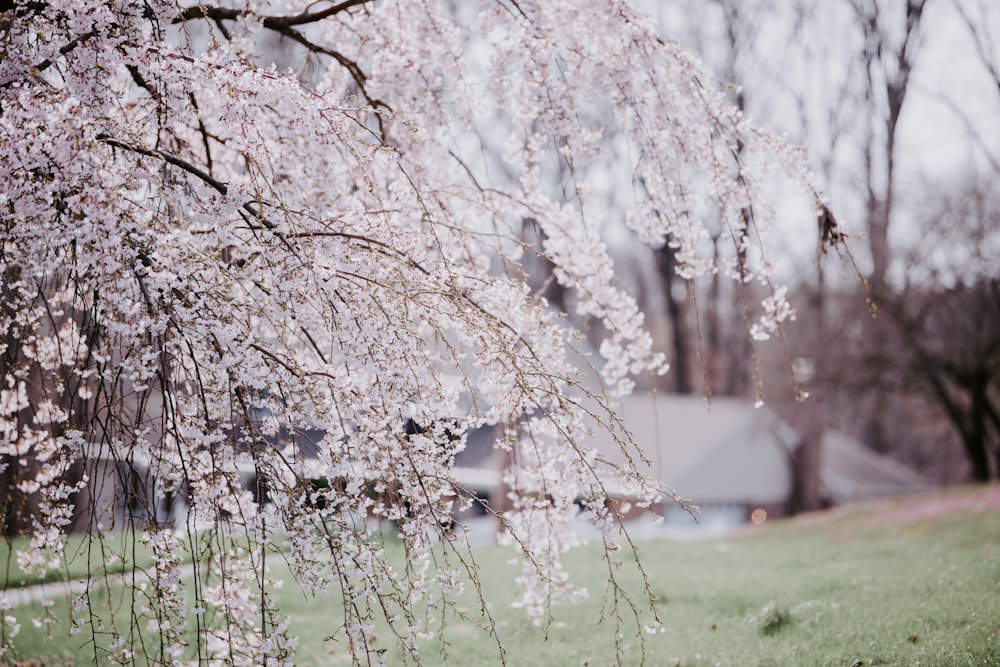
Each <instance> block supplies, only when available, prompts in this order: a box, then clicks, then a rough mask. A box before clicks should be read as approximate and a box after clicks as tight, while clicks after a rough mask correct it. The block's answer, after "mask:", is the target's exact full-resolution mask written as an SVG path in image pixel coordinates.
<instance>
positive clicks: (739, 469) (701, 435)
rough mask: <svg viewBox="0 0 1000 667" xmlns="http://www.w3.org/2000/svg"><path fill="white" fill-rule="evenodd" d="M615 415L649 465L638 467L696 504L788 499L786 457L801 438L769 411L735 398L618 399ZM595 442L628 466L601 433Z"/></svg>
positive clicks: (617, 448) (789, 480) (617, 447)
mask: <svg viewBox="0 0 1000 667" xmlns="http://www.w3.org/2000/svg"><path fill="white" fill-rule="evenodd" d="M618 414H619V415H620V416H621V417H622V419H623V420H624V422H625V424H626V425H627V428H628V430H629V432H630V433H631V436H632V437H631V440H633V441H634V442H635V444H636V445H638V447H640V448H641V449H642V451H643V452H645V454H646V456H647V458H648V459H649V464H648V465H641V464H640V465H639V469H640V470H641V471H642V472H644V473H646V474H648V475H649V476H651V477H653V478H654V479H657V480H660V481H661V482H663V483H664V484H666V485H668V486H670V487H671V488H673V489H675V490H676V491H677V492H678V493H679V494H681V495H682V496H684V497H686V498H690V499H691V500H692V501H694V503H695V504H699V503H748V502H757V503H775V502H784V501H785V500H787V498H788V496H789V494H790V493H791V488H792V471H791V464H790V460H789V453H790V452H791V451H792V450H793V449H794V448H795V447H796V446H797V444H798V437H797V436H796V434H795V433H794V431H792V430H791V428H790V427H788V426H787V425H786V424H785V423H784V422H782V421H781V420H780V419H779V418H778V416H777V415H776V414H775V413H774V412H773V411H771V410H770V409H768V408H766V407H762V408H759V409H758V408H754V407H753V405H752V404H751V403H749V402H748V401H745V400H741V399H733V398H714V399H712V401H711V403H708V402H707V401H706V400H705V399H704V398H703V397H691V396H674V395H670V396H664V395H660V396H655V395H654V396H651V395H636V396H630V397H627V398H626V399H624V400H623V401H622V403H621V406H620V408H619V409H618ZM594 440H595V446H596V447H597V448H598V449H599V450H600V451H601V452H602V453H603V454H604V455H605V458H606V459H607V460H608V461H609V462H610V463H615V464H622V463H624V462H625V454H624V453H623V452H622V451H621V446H620V445H619V444H618V443H617V442H616V441H615V440H614V438H612V437H611V435H610V434H608V433H606V432H603V431H599V432H598V433H597V435H596V436H595V439H594ZM633 460H635V461H636V462H637V463H639V461H638V459H637V458H636V457H634V456H633Z"/></svg>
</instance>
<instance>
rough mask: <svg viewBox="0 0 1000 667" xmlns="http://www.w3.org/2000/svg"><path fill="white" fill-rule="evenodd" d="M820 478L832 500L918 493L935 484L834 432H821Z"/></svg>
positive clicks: (855, 441)
mask: <svg viewBox="0 0 1000 667" xmlns="http://www.w3.org/2000/svg"><path fill="white" fill-rule="evenodd" d="M820 447H821V450H820V481H821V482H822V483H823V486H824V487H826V492H827V494H828V496H829V499H830V500H831V501H833V502H834V503H838V504H839V503H844V502H850V501H856V500H871V499H873V498H881V497H884V496H893V495H900V494H907V493H920V492H923V491H929V490H931V489H933V488H934V484H933V483H931V482H930V481H929V480H928V479H926V478H925V477H923V476H921V475H920V474H918V473H917V472H916V471H915V470H913V469H912V468H909V467H907V466H905V465H903V464H902V463H899V462H898V461H894V460H892V459H890V458H889V457H887V456H883V455H882V454H879V453H878V452H874V451H872V450H870V449H868V448H867V447H865V446H864V445H862V444H861V443H860V442H858V441H857V440H854V439H853V438H850V437H848V436H846V435H844V434H843V433H840V432H837V431H827V432H826V433H824V434H823V439H822V441H821V444H820Z"/></svg>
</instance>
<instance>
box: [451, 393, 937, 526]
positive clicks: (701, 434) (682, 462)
mask: <svg viewBox="0 0 1000 667" xmlns="http://www.w3.org/2000/svg"><path fill="white" fill-rule="evenodd" d="M616 413H617V414H618V416H619V417H621V419H622V421H623V423H624V424H625V427H626V429H627V430H628V432H629V434H630V436H631V440H632V441H634V442H635V444H636V445H638V446H639V447H640V448H641V449H642V450H643V452H644V453H645V455H646V457H647V458H648V464H641V463H640V471H641V472H643V473H644V474H646V475H648V476H650V477H652V478H653V479H656V480H659V481H660V482H662V483H663V485H664V486H666V487H669V488H671V489H673V490H675V491H676V492H677V493H678V494H679V495H681V496H682V497H683V498H685V499H689V500H690V501H691V502H692V504H694V505H696V506H697V507H698V508H699V509H700V514H699V517H698V520H697V522H696V521H695V520H694V518H693V517H692V516H691V515H690V514H689V513H688V512H686V511H685V510H684V509H682V508H681V507H680V506H679V505H677V504H676V503H674V502H673V501H671V500H667V501H665V502H664V504H663V505H662V506H661V507H659V508H657V511H658V513H661V514H663V516H664V517H665V519H666V532H667V534H673V535H675V536H684V535H685V534H707V533H712V532H723V531H725V530H729V529H732V528H733V527H735V526H739V525H743V524H746V523H747V522H750V521H754V522H756V523H760V522H762V521H764V520H766V519H768V518H777V517H781V516H786V515H788V514H789V512H790V509H791V501H792V493H793V488H794V485H795V479H794V474H795V473H794V465H793V455H794V453H795V451H796V450H797V448H798V447H799V445H800V442H801V438H800V436H799V434H798V433H796V432H795V431H794V430H793V429H792V428H791V427H790V426H789V425H788V424H787V423H786V422H784V421H783V420H782V419H781V418H780V417H779V416H778V415H777V414H776V413H775V412H774V411H773V410H771V409H770V408H768V407H766V406H761V407H755V406H754V405H753V403H751V402H750V401H747V400H745V399H737V398H727V397H722V398H713V399H712V400H711V401H710V402H709V401H706V399H705V397H703V396H678V395H667V394H660V395H650V394H636V395H633V396H628V397H626V398H624V399H622V401H621V402H620V403H619V404H618V405H617V406H616ZM587 444H590V445H591V446H593V447H595V448H597V449H598V450H599V452H600V453H601V456H602V458H603V459H604V460H606V461H607V462H608V463H609V464H616V465H622V464H624V463H625V455H624V454H623V453H622V451H621V446H620V444H619V442H618V440H616V438H615V437H614V436H613V435H612V434H610V433H608V432H607V431H606V430H604V429H599V428H598V429H595V430H594V436H593V440H592V441H591V442H589V443H587ZM820 447H821V455H820V463H819V465H820V470H819V479H820V482H821V485H822V488H821V497H822V498H823V500H824V502H825V503H827V504H841V503H846V502H854V501H858V500H866V499H870V498H875V497H882V496H886V495H895V494H900V493H919V492H922V491H926V490H929V489H930V488H932V485H931V484H930V483H929V482H927V480H925V479H923V478H922V477H921V476H920V475H918V474H917V473H916V472H914V471H912V470H910V469H909V468H907V467H906V466H904V465H902V464H900V463H898V462H896V461H893V460H891V459H889V458H888V457H885V456H882V455H880V454H878V453H876V452H873V451H871V450H869V449H867V448H865V447H864V446H863V445H862V444H860V443H858V442H856V441H853V440H851V439H850V438H847V437H846V436H844V435H843V434H840V433H837V432H832V431H831V432H827V433H825V434H824V435H823V438H822V440H821V443H820ZM632 459H633V461H636V463H639V461H638V459H637V458H636V457H634V456H633V457H632ZM501 461H502V459H501V458H500V457H499V456H498V454H497V452H496V451H495V450H494V449H493V447H492V439H491V437H490V432H489V431H485V430H484V431H480V432H476V433H473V434H470V437H469V442H468V446H467V448H466V450H465V451H464V452H462V453H461V454H460V455H459V457H458V460H457V465H458V466H459V469H458V471H457V472H458V473H460V474H459V475H458V477H459V479H460V481H461V479H463V478H464V479H467V480H468V481H469V488H470V489H472V490H475V491H477V492H478V493H480V494H481V495H484V496H487V497H490V496H493V497H494V498H495V497H496V496H497V494H499V493H503V492H504V491H503V489H501V488H499V487H498V486H496V485H498V484H499V478H500V472H499V471H500V468H501V467H502V464H501ZM490 485H494V487H495V488H491V486H490ZM612 493H613V491H612ZM630 518H631V517H630Z"/></svg>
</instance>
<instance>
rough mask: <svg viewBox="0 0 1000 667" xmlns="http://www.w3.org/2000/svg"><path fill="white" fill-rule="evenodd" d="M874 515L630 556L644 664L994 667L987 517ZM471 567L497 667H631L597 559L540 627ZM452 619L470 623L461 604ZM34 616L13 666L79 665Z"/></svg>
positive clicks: (990, 517)
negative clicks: (574, 593) (605, 611)
mask: <svg viewBox="0 0 1000 667" xmlns="http://www.w3.org/2000/svg"><path fill="white" fill-rule="evenodd" d="M960 493H967V494H970V496H971V495H973V494H976V493H981V491H980V490H966V491H962V492H960ZM888 509H898V507H897V506H890V507H889V508H888ZM885 512H886V508H885V507H880V508H865V509H861V510H857V511H851V512H846V513H838V514H837V515H833V516H830V517H827V518H825V519H823V520H821V521H816V520H801V521H800V520H792V521H786V522H774V523H771V524H768V525H767V526H765V527H763V528H762V529H760V530H757V531H755V532H753V533H751V534H748V535H744V536H741V537H734V538H728V539H721V540H711V541H705V542H696V543H674V542H668V541H661V540H650V541H644V542H641V543H640V544H639V550H640V554H641V558H642V561H643V563H644V565H645V568H646V571H647V573H648V575H649V579H650V583H651V586H652V589H653V591H654V592H655V594H656V595H657V597H658V598H659V600H660V608H661V615H662V618H663V621H664V623H665V627H666V632H664V633H662V634H656V635H648V634H644V633H643V634H642V637H643V639H644V650H645V662H646V664H648V665H657V666H659V665H682V666H684V667H700V666H709V665H721V666H726V665H732V666H739V667H766V666H771V665H774V666H777V665H810V666H813V665H815V666H825V665H829V666H831V667H833V666H836V667H848V666H850V665H853V664H856V663H857V662H858V661H860V662H862V663H863V665H865V666H866V667H868V666H874V665H907V666H909V665H932V666H939V665H940V666H949V665H956V666H957V665H980V666H987V665H994V666H997V667H1000V513H998V511H997V510H996V509H993V510H986V509H983V510H975V509H968V508H966V509H964V510H961V511H958V512H952V513H947V514H941V515H937V516H934V517H931V518H925V519H910V520H895V521H893V522H889V520H888V519H887V518H886V516H885ZM475 556H476V559H477V560H478V561H479V563H480V565H481V567H482V581H483V589H484V592H485V595H486V598H487V599H488V600H490V609H491V611H492V613H493V614H494V616H495V618H496V621H497V628H498V632H499V634H500V638H501V643H502V645H503V647H504V651H505V655H506V661H507V664H509V665H516V666H518V667H520V666H530V665H539V666H541V665H588V666H592V665H602V666H604V665H616V664H622V665H634V664H639V663H640V661H641V659H642V656H643V653H642V647H641V646H640V642H639V640H638V638H637V636H636V632H635V629H634V628H630V629H628V630H626V631H625V632H624V633H623V638H622V640H621V651H622V652H621V654H620V655H618V654H616V649H615V638H614V635H615V627H614V624H613V622H612V621H611V620H610V619H607V620H605V621H604V622H603V623H601V624H599V625H597V624H595V621H596V619H597V618H599V617H600V616H601V608H602V604H603V603H604V602H606V600H605V599H604V596H603V592H604V590H605V587H606V582H607V579H608V576H607V565H606V564H605V563H604V562H603V561H602V560H601V556H600V551H599V550H598V549H597V548H596V547H587V548H584V549H580V550H577V551H575V552H573V553H572V554H571V555H570V556H569V557H568V558H567V564H568V566H569V568H570V569H571V571H572V573H573V575H574V576H575V577H576V578H577V580H578V581H579V582H581V583H582V584H584V585H586V586H587V587H588V588H589V589H590V591H591V599H590V601H588V602H587V603H585V604H582V605H560V606H559V607H557V608H555V609H554V610H553V613H554V617H553V621H552V623H551V624H550V625H549V626H548V628H537V627H535V626H533V625H532V624H531V623H530V621H529V620H528V619H527V618H526V617H525V616H524V614H523V612H521V611H519V610H513V609H510V608H509V603H510V601H511V600H512V599H513V597H514V595H515V592H516V591H515V590H514V586H513V585H512V581H513V577H514V576H515V574H516V568H514V567H513V566H511V565H509V564H508V563H507V560H508V558H509V554H508V552H506V551H503V550H501V549H499V548H494V547H490V548H483V549H479V550H477V551H476V552H475ZM616 572H617V576H618V578H619V580H620V581H621V582H622V584H623V585H624V586H625V587H626V589H627V590H628V591H629V592H630V594H631V595H632V596H633V598H634V599H636V600H638V601H641V586H640V582H641V580H640V578H639V577H638V576H637V575H636V573H635V570H634V568H631V567H629V566H628V564H627V563H626V564H623V565H622V566H621V567H620V568H617V569H616ZM274 594H275V596H280V602H281V604H282V606H283V608H284V609H285V610H287V612H288V613H290V614H291V615H292V616H293V625H292V631H293V632H294V633H295V634H298V635H299V636H300V637H301V643H300V647H299V651H298V653H297V658H296V664H300V665H313V666H316V667H319V666H320V665H331V664H333V665H336V664H349V663H350V661H349V660H347V659H346V658H345V657H344V655H343V647H342V646H341V645H339V644H338V643H336V642H325V641H323V638H324V637H327V636H329V635H331V634H333V632H334V631H335V627H336V625H337V623H338V621H339V607H338V604H337V602H336V600H337V596H333V595H331V596H328V597H324V598H319V599H316V600H311V601H310V600H307V599H306V597H305V596H304V595H303V594H302V593H301V592H299V591H298V589H297V588H296V587H295V586H294V584H286V585H285V586H284V587H283V588H282V589H280V590H279V591H275V592H274ZM456 607H457V609H458V610H461V611H464V612H466V614H467V615H469V616H471V617H473V619H475V618H476V617H478V609H479V607H478V605H477V603H476V601H475V598H474V597H473V596H471V595H469V594H467V595H466V596H465V597H463V598H462V599H460V600H459V601H458V603H457V605H456ZM40 611H41V609H40V608H39V607H38V606H37V605H33V606H30V607H27V608H24V609H18V610H15V611H14V612H13V613H14V615H15V616H17V617H18V618H19V620H21V625H22V629H21V634H20V635H18V637H17V638H16V640H15V646H16V647H17V649H18V652H19V655H20V657H22V658H28V657H32V658H38V657H41V656H51V658H52V662H53V663H58V664H61V663H59V661H60V660H63V661H65V657H64V656H65V655H66V654H65V651H70V655H71V656H72V655H78V653H77V651H78V650H79V640H78V641H77V642H76V644H74V643H73V642H70V641H67V640H66V639H65V638H64V637H62V636H61V635H60V631H61V630H64V629H65V628H64V626H61V625H59V624H58V623H56V624H53V625H50V626H48V628H42V629H37V628H35V627H34V626H32V624H31V623H30V621H28V620H27V619H28V618H29V617H30V616H31V615H32V614H37V613H38V612H40ZM49 611H50V612H51V613H52V614H54V615H55V617H57V618H58V617H59V616H60V614H64V613H65V610H64V609H61V608H60V604H57V605H55V606H54V607H52V608H51V609H50V610H49ZM8 613H11V612H8ZM480 625H481V624H480V623H478V622H477V621H476V620H465V619H461V618H457V617H455V616H454V615H452V616H451V617H448V618H446V619H445V639H446V640H447V641H448V642H449V644H448V645H445V644H443V643H442V642H441V641H440V640H438V639H435V640H430V641H428V642H426V643H424V644H422V645H421V648H422V651H423V652H422V657H423V659H424V661H425V662H426V664H430V665H439V664H454V665H473V664H498V662H499V661H498V650H497V646H496V642H495V641H494V640H493V639H491V637H490V636H489V635H488V633H486V632H485V631H483V630H482V629H481V628H480V627H479V626H480ZM47 630H48V631H49V633H50V634H49V636H48V638H47V636H46V631H47ZM62 634H65V633H62ZM375 635H376V641H377V642H378V643H380V644H381V645H383V646H385V647H386V648H387V649H388V650H389V652H390V653H389V660H388V664H390V665H394V664H403V662H404V661H403V657H402V654H401V652H400V651H399V650H398V649H396V648H394V647H393V646H392V644H391V642H390V641H389V636H388V633H387V632H386V631H385V629H384V628H383V629H378V628H376V630H375ZM546 635H547V640H546ZM445 648H446V649H447V653H448V655H449V656H450V661H447V662H446V661H445V659H444V658H443V657H442V650H443V649H445Z"/></svg>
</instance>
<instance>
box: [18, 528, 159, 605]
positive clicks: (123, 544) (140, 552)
mask: <svg viewBox="0 0 1000 667" xmlns="http://www.w3.org/2000/svg"><path fill="white" fill-rule="evenodd" d="M140 538H141V536H140V535H138V534H136V533H132V532H127V531H115V532H113V533H111V534H109V535H108V536H107V537H105V538H104V539H98V538H97V537H96V536H94V535H90V534H75V535H69V536H67V538H66V547H65V555H66V558H65V562H64V563H63V565H64V566H63V567H61V568H59V569H51V570H47V571H46V572H45V574H44V575H41V576H40V575H38V574H37V573H35V572H32V573H30V574H25V573H24V572H22V571H21V569H20V567H19V566H18V563H17V553H18V552H19V551H21V550H23V549H30V548H31V545H30V539H29V538H27V537H13V538H6V539H4V540H3V541H0V590H5V589H8V588H19V587H22V586H31V585H35V584H41V583H46V582H50V581H67V580H70V581H72V580H76V579H83V578H85V577H87V576H88V575H90V574H93V573H94V572H101V573H105V572H106V573H107V574H109V575H111V574H119V573H121V572H125V571H127V570H130V569H131V568H132V565H133V564H136V565H138V566H139V567H147V566H148V565H149V564H150V563H151V562H152V552H151V550H150V549H149V548H148V547H147V546H146V545H145V544H144V543H143V542H142V540H141V539H140ZM111 554H114V555H115V558H114V559H109V558H108V557H109V556H110V555H111ZM109 560H110V564H109V565H104V564H105V563H106V562H109Z"/></svg>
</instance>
